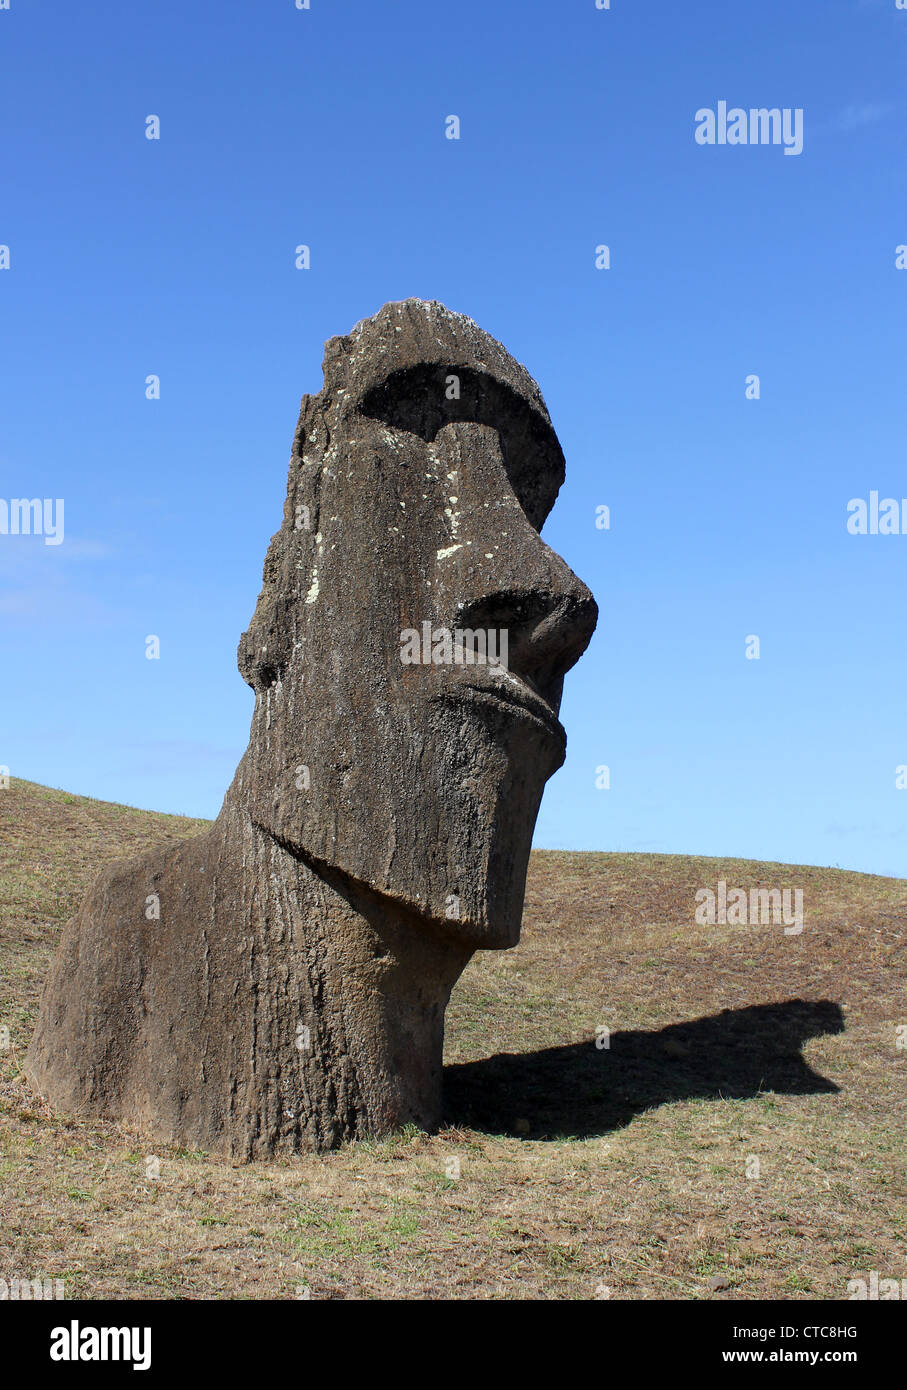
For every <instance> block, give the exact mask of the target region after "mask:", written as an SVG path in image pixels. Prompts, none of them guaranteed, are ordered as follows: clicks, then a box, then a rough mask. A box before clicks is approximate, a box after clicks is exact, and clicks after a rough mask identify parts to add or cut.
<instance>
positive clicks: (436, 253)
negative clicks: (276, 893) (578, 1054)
mask: <svg viewBox="0 0 907 1390" xmlns="http://www.w3.org/2000/svg"><path fill="white" fill-rule="evenodd" d="M905 65H907V11H901V10H898V9H897V8H896V4H895V0H878V3H869V2H868V0H867V2H866V3H860V0H823V3H822V4H819V3H808V4H801V5H797V6H791V5H790V4H789V3H783V0H765V3H762V4H760V5H758V6H753V5H752V4H744V3H740V0H731V2H730V3H729V0H720V2H719V0H700V2H699V3H697V4H696V5H680V4H670V3H667V0H657V3H656V0H649V2H648V3H646V2H645V0H637V2H636V3H631V0H612V7H611V9H610V10H605V11H602V10H598V9H596V7H595V4H594V0H560V2H559V3H558V4H554V3H541V0H525V3H519V4H517V3H511V2H510V0H497V3H489V0H460V3H458V4H457V5H455V6H450V5H442V4H438V3H435V4H426V3H424V0H422V3H416V0H396V3H394V4H383V5H379V4H376V3H374V0H368V3H366V0H352V2H351V3H347V2H346V0H335V2H334V3H328V0H311V8H310V9H309V10H307V11H305V10H304V11H298V10H297V9H296V8H295V5H294V2H293V0H257V3H255V4H253V3H251V0H249V3H240V2H239V0H226V2H225V3H223V2H222V3H213V0H193V3H192V4H189V5H187V4H186V3H185V0H182V2H181V3H176V0H162V2H161V3H157V4H154V5H151V6H124V5H116V4H112V3H108V4H100V3H95V4H92V3H89V4H86V5H78V6H73V5H69V4H63V3H62V2H61V0H53V2H51V3H44V4H37V3H30V2H29V0H10V7H9V9H8V10H0V73H2V81H0V121H2V130H3V139H2V142H0V188H2V195H3V196H2V201H0V244H2V245H7V246H9V248H10V266H9V269H8V270H0V314H2V324H3V331H2V334H0V354H2V356H0V497H2V498H5V499H11V498H17V497H40V498H44V497H48V498H57V497H62V498H64V499H65V539H64V543H63V544H62V545H59V546H48V545H45V544H44V542H43V540H42V538H41V537H36V536H27V537H23V536H18V537H17V536H2V535H0V660H2V670H3V681H2V688H0V764H6V765H8V766H9V767H10V769H11V772H12V774H13V776H21V777H26V778H30V779H32V780H35V781H39V782H46V783H49V784H51V785H54V786H61V787H66V788H68V789H70V790H72V791H74V792H78V793H82V794H86V795H91V796H98V797H103V798H105V799H109V800H114V801H125V802H129V803H131V804H133V805H140V806H147V807H153V808H155V809H159V810H167V811H176V812H186V813H191V814H197V815H214V814H216V812H217V810H218V809H219V806H220V802H221V798H222V796H223V792H224V790H225V789H226V787H227V785H228V783H229V781H230V779H231V777H232V773H233V770H234V767H235V764H236V762H237V760H238V758H239V756H240V755H241V753H242V751H243V749H244V748H245V745H246V741H247V734H248V725H249V719H250V715H251V709H252V694H251V692H250V691H249V690H248V689H247V687H246V686H245V685H244V684H243V682H242V680H241V678H240V676H239V674H238V672H237V670H236V660H235V651H236V644H237V641H238V639H239V635H240V633H241V632H242V631H243V630H244V628H245V627H246V626H247V625H248V620H249V618H250V616H251V613H252V611H253V608H254V604H255V600H256V597H257V594H258V589H259V585H260V579H261V566H262V561H263V558H264V552H265V548H266V545H267V542H268V540H269V538H270V536H271V534H272V533H273V532H274V531H275V530H276V529H277V527H278V525H279V522H280V516H281V508H282V504H283V496H284V490H285V482H286V467H287V459H288V455H289V445H290V440H291V437H292V432H293V427H294V424H295V419H296V413H297V409H298V404H299V398H300V396H301V395H302V394H303V392H305V391H311V392H315V391H317V390H318V389H319V386H320V383H321V371H320V363H321V354H322V347H323V342H324V340H325V339H326V338H327V337H330V336H332V335H333V334H336V333H343V332H347V331H348V330H349V329H350V328H351V327H352V325H353V324H354V323H355V322H356V321H357V320H358V319H360V318H362V317H364V316H366V315H368V314H371V313H373V312H374V311H375V310H377V309H378V308H379V307H380V305H381V304H383V303H385V302H386V301H387V300H392V299H403V298H406V297H408V296H418V297H422V298H426V299H440V300H442V301H443V302H444V303H446V304H448V305H449V306H450V307H451V308H453V309H456V310H459V311H462V312H464V313H467V314H469V315H471V316H472V317H473V318H475V319H476V320H477V321H478V323H479V324H481V326H482V327H483V328H485V329H487V330H488V331H489V332H491V333H493V334H494V335H495V336H496V337H498V338H500V339H501V341H502V342H503V343H504V344H505V346H506V347H507V348H508V349H509V350H510V351H511V352H512V353H513V354H514V355H515V356H516V357H517V358H518V359H520V360H521V361H523V362H524V363H525V364H526V365H527V367H528V368H529V370H530V371H531V372H532V374H533V375H534V376H535V377H536V379H537V380H538V381H539V383H540V385H541V387H542V391H543V393H544V395H545V397H546V400H547V402H548V406H549V409H550V411H551V415H552V419H553V421H554V425H555V428H556V430H557V431H558V434H559V436H560V439H561V442H562V444H563V446H564V450H565V454H566V457H567V482H566V484H565V487H564V489H563V490H562V493H561V497H560V499H559V501H558V504H557V506H556V508H555V511H554V512H553V514H552V516H551V518H550V520H549V522H548V524H547V526H546V528H545V532H544V535H545V538H546V540H547V541H548V542H549V544H550V545H552V546H553V547H554V548H555V549H556V550H558V551H559V552H560V553H561V554H563V555H564V557H565V558H566V559H567V560H568V562H569V563H570V564H571V565H572V567H573V568H574V569H575V570H576V572H577V573H578V574H579V575H580V576H581V577H582V578H583V579H584V580H585V581H586V582H587V583H588V584H589V585H590V587H591V588H592V590H593V592H594V593H595V595H596V597H597V599H598V602H599V606H600V609H601V618H600V622H599V628H598V631H597V633H596V636H595V638H594V640H593V644H592V646H591V647H590V649H589V652H588V653H587V655H586V656H585V658H584V659H583V660H582V662H581V663H580V665H579V666H578V667H577V668H576V669H575V671H574V672H573V673H572V674H571V675H570V676H569V677H568V681H567V691H566V695H565V699H564V704H563V711H562V717H563V720H564V723H565V725H566V727H567V731H568V735H569V751H568V758H567V762H566V764H565V766H564V768H563V769H562V770H561V771H560V772H559V773H558V774H557V775H556V777H555V778H554V779H553V780H552V782H551V783H550V784H549V787H548V789H547V791H546V794H545V799H544V801H543V804H542V811H541V814H540V817H539V822H538V828H537V832H536V843H537V844H538V845H540V846H549V847H559V848H576V849H624V850H658V851H666V852H684V853H685V852H693V853H698V854H711V855H739V856H743V857H748V858H758V859H776V860H781V861H787V862H795V863H817V864H838V865H841V866H843V867H847V868H854V869H861V870H866V871H871V872H876V873H889V874H895V875H900V876H907V790H903V791H902V790H898V789H897V787H896V768H897V767H898V766H899V765H901V764H905V765H907V709H905V705H907V679H905V676H907V633H905V626H907V620H905V617H904V613H905V603H904V596H905V592H907V585H905V579H907V535H878V536H854V535H850V534H848V532H847V528H846V520H847V511H846V508H847V503H848V501H849V500H850V499H851V498H857V497H862V498H868V496H869V493H870V491H871V490H877V491H878V492H879V494H880V495H881V496H882V497H886V496H891V497H895V498H901V497H902V496H905V497H907V469H905V462H904V452H905V451H904V441H905V429H904V425H905V407H907V391H905V388H904V373H905V362H907V358H905V349H904V341H905V340H904V324H905V303H907V271H899V270H898V269H897V268H896V264H895V257H896V247H897V246H898V245H899V244H904V243H907V197H905V193H907V160H905V158H904V155H905V149H904V145H905V136H904V130H905V123H904V114H905V96H904V92H905V83H904V75H905ZM721 100H726V101H727V102H728V103H729V105H731V106H735V105H739V106H741V107H744V108H749V107H751V106H752V107H772V106H778V107H790V108H802V110H803V113H804V115H803V122H804V149H803V152H802V154H799V155H796V156H787V155H785V153H784V150H783V148H781V147H779V146H772V145H769V146H761V145H752V146H750V145H746V146H729V145H728V146H723V147H720V146H712V147H708V146H701V145H699V144H697V143H696V141H695V139H694V129H695V119H694V118H695V113H696V112H697V110H699V109H700V108H704V107H710V108H716V107H717V103H718V102H719V101H721ZM149 114H155V115H158V116H159V117H160V121H161V138H160V140H159V141H149V140H147V139H146V138H145V120H146V116H148V115H149ZM451 114H456V115H458V116H459V118H460V122H461V138H460V139H459V140H458V141H453V140H448V139H446V138H445V118H446V117H447V116H448V115H451ZM300 243H305V244H307V245H309V246H310V247H311V269H309V270H307V271H300V270H297V269H296V268H295V264H294V252H295V247H296V246H297V245H298V244H300ZM600 244H606V245H608V246H609V247H610V252H611V269H610V270H597V269H596V267H595V248H596V246H597V245H600ZM152 373H153V374H156V375H158V376H159V377H160V381H161V398H160V400H158V401H148V400H146V399H145V379H146V377H147V376H148V375H149V374H152ZM752 373H755V374H758V376H759V378H760V385H761V397H760V399H759V400H748V399H746V395H745V382H746V378H747V376H748V375H749V374H752ZM603 504H604V505H607V506H609V507H610V509H611V529H610V530H607V531H604V530H598V529H596V526H595V509H596V507H597V506H599V505H603ZM905 529H907V522H905ZM152 633H153V634H156V635H158V636H159V637H160V640H161V659H160V660H159V661H148V660H146V658H145V638H146V636H147V635H148V634H152ZM750 635H757V636H758V637H759V638H760V644H761V649H760V658H759V660H747V659H746V656H745V643H746V638H747V637H748V636H750ZM603 764H604V765H607V766H608V767H609V769H610V780H611V787H610V790H599V789H598V788H597V787H596V768H597V767H599V766H600V765H603Z"/></svg>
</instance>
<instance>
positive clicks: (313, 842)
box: [26, 300, 597, 1159]
mask: <svg viewBox="0 0 907 1390" xmlns="http://www.w3.org/2000/svg"><path fill="white" fill-rule="evenodd" d="M562 481H563V456H562V453H561V449H560V446H559V444H558V441H557V438H556V436H555V434H554V431H553V429H552V426H551V422H550V420H549V418H548V414H547V411H546V409H545V405H544V402H543V400H542V397H541V394H540V392H539V389H538V387H537V385H536V383H535V382H534V381H533V380H532V378H531V377H530V376H529V375H528V373H527V372H526V371H525V370H524V369H523V368H522V367H521V366H520V365H519V364H518V363H517V362H515V361H514V360H513V358H511V357H510V356H509V354H508V353H506V352H505V351H504V349H503V348H502V347H501V345H500V344H499V343H497V342H495V340H494V339H492V338H490V337H489V336H488V335H487V334H485V333H483V332H482V331H481V330H480V329H479V328H478V327H477V326H476V324H474V323H473V322H472V321H471V320H470V319H467V318H464V317H463V316H461V315H459V314H454V313H451V312H450V311H449V310H448V309H446V308H444V306H443V305H441V304H437V303H428V302H424V301H420V300H407V301H404V302H403V303H399V304H388V305H385V307H384V308H383V309H382V310H381V311H380V312H379V313H378V314H376V315H375V316H374V317H373V318H371V319H365V320H363V321H362V322H361V323H359V324H357V326H356V327H355V328H354V329H353V331H352V333H350V334H349V335H348V336H347V337H342V338H332V339H331V340H330V341H329V342H328V344H327V345H326V350H325V357H324V386H323V388H322V390H321V391H320V392H319V394H318V395H317V396H314V397H308V396H306V397H304V398H303V401H302V408H301V411H300V415H299V423H298V426H297V429H296V434H295V437H294V441H293V452H292V457H291V460H290V470H289V486H288V491H287V500H286V505H285V508H284V517H283V525H282V527H281V529H280V531H279V532H278V533H277V535H276V536H275V537H274V539H273V541H272V542H271V546H270V549H269V551H268V555H267V558H266V561H265V568H264V582H263V588H262V592H261V596H260V598H259V601H258V606H257V608H256V610H255V614H254V616H253V618H252V622H251V625H250V627H249V630H248V632H246V633H245V634H244V636H243V638H242V640H241V642H240V648H239V664H240V670H241V672H242V674H243V676H244V678H245V679H246V680H247V681H248V683H249V684H250V685H251V686H252V688H253V689H254V691H255V695H256V703H255V711H254V715H253V719H252V729H251V736H250V742H249V747H248V750H247V752H246V754H245V755H244V757H243V759H242V761H241V762H240V765H239V767H238V769H237V772H236V776H235V779H234V781H233V784H232V786H231V787H230V789H229V791H228V792H227V795H226V798H225V801H224V805H223V809H222V811H221V813H220V815H219V817H218V819H217V821H216V822H215V823H214V826H213V827H212V829H211V830H210V832H209V833H208V834H207V835H205V836H203V837H201V838H199V839H196V840H192V841H187V842H186V843H184V844H181V845H178V846H176V847H174V848H170V849H166V850H161V851H157V852H155V853H153V854H149V855H147V856H145V857H144V858H142V859H139V860H132V861H129V862H128V863H123V864H120V865H117V866H115V867H114V868H112V869H108V870H106V871H105V872H104V873H102V874H101V875H100V877H99V878H98V879H97V880H96V882H95V884H94V885H93V887H92V889H91V891H90V892H89V893H88V895H87V897H86V899H85V901H84V902H83V904H82V907H81V909H80V911H79V913H78V914H77V915H76V917H75V918H74V919H73V921H72V922H70V923H69V924H68V925H67V927H66V929H65V931H64V935H63V940H62V943H61V946H60V950H59V954H58V956H57V959H56V962H55V964H54V967H53V969H52V972H51V975H50V978H49V980H48V983H47V986H46V989H45V993H44V997H43V1001H42V1006H41V1011H40V1016H39V1019H38V1024H37V1028H36V1031H35V1035H34V1038H33V1040H32V1044H31V1047H30V1049H29V1053H28V1059H27V1064H26V1069H27V1074H28V1076H29V1078H30V1080H31V1083H32V1084H33V1086H34V1087H35V1088H36V1089H37V1090H38V1091H39V1092H40V1093H41V1094H43V1095H44V1096H45V1097H46V1098H47V1099H48V1100H49V1101H50V1102H51V1103H52V1104H53V1105H55V1106H57V1107H58V1108H60V1109H63V1110H69V1111H87V1112H90V1113H95V1114H98V1115H103V1116H110V1117H116V1118H119V1119H120V1120H122V1121H124V1122H127V1123H132V1124H136V1125H140V1126H142V1127H143V1128H144V1129H145V1130H146V1131H148V1132H149V1133H150V1134H151V1135H153V1136H155V1137H158V1138H160V1139H164V1140H173V1141H178V1142H181V1143H183V1144H186V1145H190V1146H193V1147H198V1148H202V1149H207V1150H219V1151H222V1152H227V1153H230V1154H232V1155H234V1156H235V1157H238V1158H242V1159H249V1158H253V1157H264V1156H268V1155H270V1154H273V1153H275V1152H278V1151H293V1150H297V1149H300V1148H312V1147H313V1148H318V1149H321V1148H328V1147H331V1146H333V1145H335V1144H337V1143H339V1142H342V1141H343V1140H345V1139H350V1138H355V1137H361V1136H365V1135H376V1134H381V1133H384V1132H387V1131H388V1130H391V1129H393V1128H395V1127H397V1126H399V1125H401V1124H404V1123H406V1122H408V1121H414V1122H415V1123H417V1124H420V1125H423V1126H425V1127H431V1126H433V1125H435V1124H436V1123H437V1121H438V1119H439V1115H440V1084H441V1049H442V1042H443V1025H444V1009H445V1007H446V1004H447V1001H448V998H449V995H450V991H451V989H452V987H453V985H454V983H455V981H456V979H457V977H458V976H459V975H460V973H461V971H462V970H463V968H464V966H465V965H466V963H467V961H468V960H469V957H470V956H471V955H472V953H473V951H475V950H476V949H479V948H492V949H495V948H503V947H507V946H512V945H513V944H514V943H515V942H516V941H517V939H518V937H519V929H520V918H521V914H522V906H523V892H524V885H525V875H526V868H527V864H528V857H529V847H530V840H531V836H532V829H533V826H534V823H535V818H536V814H537V811H538V806H539V801H540V799H541V794H542V789H543V787H544V784H545V781H546V780H547V778H548V777H550V776H551V774H552V773H553V772H554V771H555V770H556V769H557V768H558V767H559V766H560V765H561V763H562V762H563V759H564V752H565V735H564V731H563V729H562V727H561V725H560V723H559V722H558V720H557V717H556V716H557V710H558V707H559V704H560V697H561V687H562V683H563V677H564V673H565V672H566V671H567V670H568V669H569V667H570V666H572V665H573V663H574V662H575V661H576V660H577V658H578V657H579V656H580V654H581V653H582V651H583V650H584V649H585V647H586V645H587V643H588V641H589V638H590V636H591V634H592V631H593V629H594V626H595V620H596V611H597V610H596V606H595V602H594V600H593V599H592V596H591V595H590V594H589V592H588V590H587V589H586V588H585V587H584V586H583V585H582V584H581V583H580V582H579V580H578V579H577V578H576V577H575V575H573V574H572V572H571V571H570V570H569V569H568V567H567V566H566V565H565V564H564V562H563V561H562V560H561V559H560V558H559V557H558V556H557V555H555V554H554V553H553V552H552V551H551V550H550V549H549V548H548V547H547V546H546V545H545V544H544V542H543V541H542V540H541V539H540V537H539V534H538V528H539V527H540V526H541V524H542V522H543V521H544V519H545V517H546V515H547V513H548V511H549V510H550V508H551V506H552V504H553V502H554V499H555V497H556V495H557V492H558V489H559V487H560V484H561V482H562ZM425 624H428V625H429V627H428V629H426V628H425V626H424V625H425ZM464 629H467V630H470V631H471V632H472V633H474V634H478V636H477V637H469V636H467V637H466V638H465V639H462V640H461V643H460V649H459V656H460V661H459V662H457V661H456V649H455V648H454V651H455V659H454V660H453V662H451V661H450V660H444V661H442V662H441V663H436V662H434V661H429V662H428V663H423V662H422V661H418V662H417V663H415V664H414V663H412V662H407V661H406V660H404V659H403V652H404V649H405V642H404V640H403V639H402V634H404V633H405V632H406V631H407V630H412V631H414V632H415V633H418V634H423V635H424V634H425V633H426V631H428V632H429V633H430V634H431V635H432V637H436V636H437V635H438V634H441V636H440V637H439V638H438V643H437V645H436V646H435V645H434V643H431V644H430V645H429V646H427V647H426V648H424V650H425V651H426V653H427V654H429V655H430V653H431V650H432V649H434V650H435V653H436V655H438V656H440V657H442V658H445V657H448V658H449V656H450V651H451V648H449V647H447V646H446V644H445V641H444V640H442V639H443V633H444V631H456V630H464ZM490 629H491V630H494V632H495V633H496V634H498V636H499V637H501V634H506V641H507V661H506V665H504V664H497V665H495V664H492V663H491V662H490V661H485V662H481V661H478V662H475V663H472V664H467V663H466V661H465V659H464V657H463V651H464V647H463V641H465V643H466V646H467V647H469V646H470V645H471V644H472V643H473V642H478V641H480V640H481V639H482V637H483V634H485V633H486V632H487V631H488V630H490ZM490 645H491V644H490ZM158 904H159V916H155V913H156V911H158V907H157V905H158ZM149 914H150V915H149Z"/></svg>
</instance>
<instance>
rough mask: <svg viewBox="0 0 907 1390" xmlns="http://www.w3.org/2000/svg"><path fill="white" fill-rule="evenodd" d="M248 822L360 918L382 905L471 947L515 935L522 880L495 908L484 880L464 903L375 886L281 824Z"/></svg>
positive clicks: (417, 890) (509, 941)
mask: <svg viewBox="0 0 907 1390" xmlns="http://www.w3.org/2000/svg"><path fill="white" fill-rule="evenodd" d="M252 824H253V825H254V826H255V828H256V830H258V831H259V832H260V833H261V834H263V835H267V836H268V837H269V838H270V839H272V840H273V841H274V842H275V844H277V845H279V846H280V848H281V849H282V850H284V851H285V852H286V853H287V854H290V855H292V857H293V858H294V859H297V860H298V861H299V862H300V863H301V864H304V865H306V867H307V868H309V869H311V870H312V872H313V873H315V874H316V875H317V876H318V877H319V878H321V879H323V880H324V881H325V882H327V883H328V884H329V885H330V886H331V887H332V888H334V889H335V891H337V892H339V893H340V894H341V896H343V897H344V898H346V899H347V900H348V901H349V903H350V904H351V906H352V907H354V908H355V909H356V910H357V911H359V912H361V913H362V914H363V916H367V917H370V918H371V917H373V916H375V910H376V909H377V910H378V914H379V915H380V909H381V907H382V906H383V907H384V908H385V909H387V910H390V911H392V912H395V913H396V914H398V916H399V917H400V919H401V923H400V924H401V925H404V926H405V925H408V926H410V927H411V928H412V929H414V930H425V931H430V932H431V933H432V934H433V935H435V936H440V937H445V938H447V939H448V940H449V941H450V942H451V944H452V945H454V944H455V945H458V946H463V947H468V948H471V949H472V950H474V951H478V950H485V951H503V950H507V949H508V948H509V947H511V946H515V945H516V944H517V942H518V941H519V939H520V927H521V922H522V908H523V893H522V883H521V884H520V885H519V889H520V891H519V893H517V892H516V891H515V888H514V890H513V891H512V892H511V893H510V894H508V900H507V901H503V902H499V903H498V904H497V906H496V907H492V906H491V905H489V904H488V902H487V900H486V899H485V897H484V888H485V885H484V884H483V885H482V887H481V889H480V893H481V897H480V899H479V900H474V901H466V900H465V898H464V897H463V896H462V895H458V894H452V893H449V894H446V895H444V896H443V897H441V898H438V895H437V894H434V895H433V894H432V893H431V892H430V889H429V885H427V884H426V885H424V886H423V885H419V886H413V885H412V884H397V883H394V882H393V881H391V882H389V883H388V882H380V884H379V881H378V880H377V878H376V877H374V876H373V875H372V874H371V873H369V871H368V868H367V867H366V866H365V865H361V864H360V865H355V866H353V865H350V864H345V863H339V862H336V861H333V860H329V859H325V858H323V857H322V856H320V855H319V854H317V853H313V852H312V850H311V848H310V847H308V846H307V845H306V844H305V843H304V842H303V841H302V839H301V838H300V837H299V836H298V835H297V834H294V833H292V832H291V833H289V834H288V833H287V832H286V831H285V830H284V829H283V828H282V827H280V826H278V825H275V824H273V823H271V822H269V821H268V820H267V819H260V818H258V817H257V816H256V815H255V814H254V813H253V815H252Z"/></svg>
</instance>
